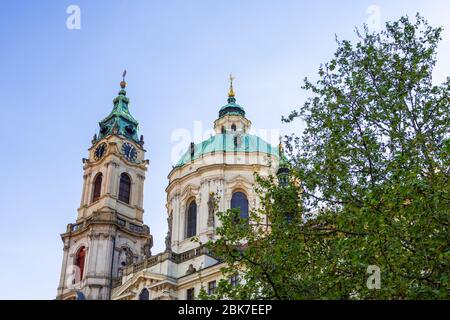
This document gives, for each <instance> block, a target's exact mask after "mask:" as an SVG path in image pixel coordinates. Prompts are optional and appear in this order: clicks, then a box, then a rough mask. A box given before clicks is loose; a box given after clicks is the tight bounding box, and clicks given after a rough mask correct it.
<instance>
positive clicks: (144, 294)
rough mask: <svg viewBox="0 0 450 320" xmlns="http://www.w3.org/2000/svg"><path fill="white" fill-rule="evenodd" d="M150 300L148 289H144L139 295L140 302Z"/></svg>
mask: <svg viewBox="0 0 450 320" xmlns="http://www.w3.org/2000/svg"><path fill="white" fill-rule="evenodd" d="M148 299H149V293H148V290H147V288H144V289H142V291H141V293H140V294H139V300H148Z"/></svg>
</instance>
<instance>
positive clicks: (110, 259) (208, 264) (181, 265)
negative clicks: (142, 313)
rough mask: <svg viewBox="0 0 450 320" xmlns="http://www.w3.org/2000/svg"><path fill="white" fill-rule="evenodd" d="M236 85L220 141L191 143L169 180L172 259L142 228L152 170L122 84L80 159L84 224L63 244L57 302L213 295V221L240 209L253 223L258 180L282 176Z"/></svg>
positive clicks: (274, 151) (71, 229)
mask: <svg viewBox="0 0 450 320" xmlns="http://www.w3.org/2000/svg"><path fill="white" fill-rule="evenodd" d="M232 80H233V79H232V78H231V77H230V81H231V82H230V90H229V93H228V101H227V104H226V105H225V106H223V107H222V108H221V109H220V110H219V117H218V119H217V120H215V121H214V131H215V134H214V135H212V136H211V137H210V138H209V139H207V140H205V141H203V142H201V143H199V144H194V143H191V145H190V147H189V150H188V151H187V152H186V153H185V154H184V155H183V156H182V157H181V159H180V160H179V162H178V163H177V164H176V165H175V166H174V167H173V168H172V170H171V171H170V173H169V175H168V179H169V183H168V186H167V188H166V194H167V199H166V201H167V202H166V208H167V214H168V216H167V222H168V233H167V237H166V250H165V251H164V252H162V253H158V254H152V252H151V247H152V245H153V239H152V236H151V234H150V229H149V227H148V226H147V225H145V224H144V222H143V213H144V209H143V194H144V193H143V190H144V189H143V188H144V180H145V173H146V171H147V169H148V165H149V161H148V160H146V159H145V149H144V138H143V136H140V137H139V135H138V130H139V128H138V122H137V121H136V120H135V119H134V118H133V117H132V115H131V114H130V111H129V108H128V107H129V99H128V97H127V96H126V91H125V87H126V82H125V80H123V81H122V82H121V84H120V85H121V90H120V92H119V95H118V96H117V97H116V98H115V99H114V101H113V103H114V107H113V110H112V112H111V113H110V114H109V115H108V116H107V117H106V118H105V119H103V120H102V121H101V122H100V123H99V125H100V130H99V134H98V135H95V136H94V138H93V140H92V145H91V147H90V148H89V157H88V158H87V159H83V170H84V184H83V191H82V197H81V203H80V207H79V209H78V217H77V219H76V222H75V223H71V224H69V225H68V226H67V230H66V232H65V233H63V234H62V235H61V238H62V241H63V244H64V255H63V262H62V268H61V277H60V283H59V287H58V292H57V299H113V300H131V299H141V300H148V299H169V300H170V299H182V300H183V299H193V298H194V297H195V296H196V295H197V294H198V293H199V292H200V289H201V288H202V287H203V288H204V289H205V290H206V291H207V292H210V293H211V292H213V291H214V288H215V286H216V284H217V283H218V280H219V279H220V278H221V277H223V275H222V274H221V271H220V269H221V268H222V267H223V264H222V263H221V262H220V261H217V260H216V259H215V258H214V257H213V256H212V255H210V254H209V252H208V251H207V250H206V248H205V247H203V246H202V245H201V243H206V242H207V241H208V240H214V239H215V236H216V235H215V228H216V227H217V226H219V225H220V221H219V220H218V219H217V216H216V213H217V212H220V211H226V210H227V209H230V208H240V209H241V213H240V214H241V216H243V217H248V212H249V211H251V210H253V209H255V208H257V207H258V206H259V199H258V197H257V195H256V194H255V191H254V188H253V185H254V183H255V180H254V173H255V172H257V173H259V174H260V175H269V174H275V173H282V170H283V168H278V163H279V154H280V153H279V148H274V147H272V146H271V145H270V144H268V143H267V142H266V141H264V140H263V139H261V138H259V137H258V136H255V135H252V134H250V133H249V130H250V128H251V122H250V120H248V119H247V118H246V116H245V110H244V109H243V108H242V107H241V106H240V105H238V104H237V103H236V98H235V92H234V89H233V82H232ZM194 237H196V238H197V239H198V240H199V241H198V242H195V241H192V239H193V238H194ZM230 281H232V282H233V281H237V279H230Z"/></svg>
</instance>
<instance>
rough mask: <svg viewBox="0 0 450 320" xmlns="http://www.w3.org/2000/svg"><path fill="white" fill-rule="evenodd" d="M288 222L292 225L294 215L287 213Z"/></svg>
mask: <svg viewBox="0 0 450 320" xmlns="http://www.w3.org/2000/svg"><path fill="white" fill-rule="evenodd" d="M286 222H287V223H288V224H290V223H291V222H292V214H290V213H286Z"/></svg>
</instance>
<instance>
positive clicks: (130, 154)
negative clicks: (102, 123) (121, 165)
mask: <svg viewBox="0 0 450 320" xmlns="http://www.w3.org/2000/svg"><path fill="white" fill-rule="evenodd" d="M122 153H123V155H124V156H125V158H126V159H127V160H129V161H136V158H137V150H136V148H135V147H134V146H132V145H131V144H129V143H126V142H125V143H124V144H123V145H122Z"/></svg>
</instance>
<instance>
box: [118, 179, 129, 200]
mask: <svg viewBox="0 0 450 320" xmlns="http://www.w3.org/2000/svg"><path fill="white" fill-rule="evenodd" d="M130 192H131V179H130V176H129V175H128V174H126V173H125V172H124V173H122V174H121V175H120V185H119V200H120V201H122V202H125V203H130Z"/></svg>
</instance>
